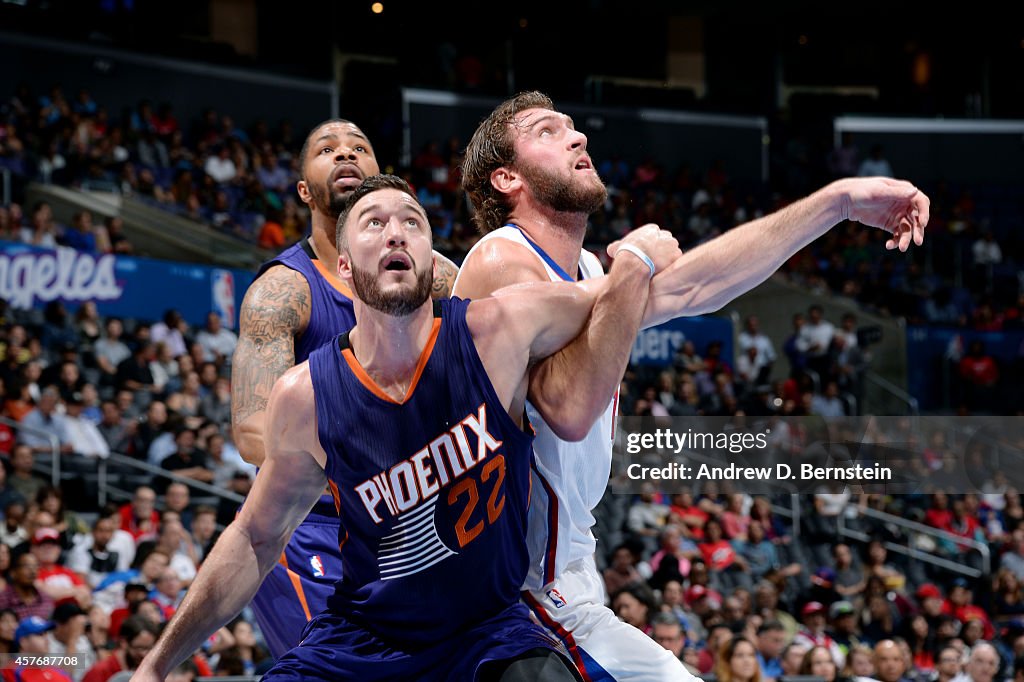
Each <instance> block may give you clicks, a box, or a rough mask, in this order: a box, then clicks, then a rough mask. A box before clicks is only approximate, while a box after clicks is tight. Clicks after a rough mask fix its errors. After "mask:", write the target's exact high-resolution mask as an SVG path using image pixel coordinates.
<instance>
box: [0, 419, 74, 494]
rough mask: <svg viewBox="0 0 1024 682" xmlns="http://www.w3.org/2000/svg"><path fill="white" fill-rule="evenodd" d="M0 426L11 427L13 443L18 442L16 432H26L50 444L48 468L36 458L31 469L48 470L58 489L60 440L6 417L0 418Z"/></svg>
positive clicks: (45, 463) (43, 461)
mask: <svg viewBox="0 0 1024 682" xmlns="http://www.w3.org/2000/svg"><path fill="white" fill-rule="evenodd" d="M0 424H6V425H7V426H9V427H11V429H13V431H14V437H15V442H17V441H18V436H17V434H18V432H19V431H26V432H28V433H31V434H34V435H36V436H40V437H42V438H45V439H46V440H47V441H48V442H49V443H50V461H49V466H47V462H46V461H45V460H41V459H40V458H39V457H38V456H37V457H36V460H35V465H34V466H33V468H34V469H36V470H37V471H46V470H47V469H48V470H49V474H50V482H51V483H52V484H53V487H54V488H56V487H58V486H59V485H60V457H61V452H60V439H59V438H57V436H55V435H53V434H52V433H50V432H49V431H43V430H42V429H33V428H32V427H30V426H23V425H22V424H21V422H18V421H15V420H13V419H8V418H7V417H0ZM70 456H77V455H70Z"/></svg>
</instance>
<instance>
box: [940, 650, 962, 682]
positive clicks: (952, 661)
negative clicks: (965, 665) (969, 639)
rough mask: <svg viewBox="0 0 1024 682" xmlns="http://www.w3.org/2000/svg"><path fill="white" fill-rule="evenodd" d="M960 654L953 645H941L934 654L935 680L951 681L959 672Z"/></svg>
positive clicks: (941, 681)
mask: <svg viewBox="0 0 1024 682" xmlns="http://www.w3.org/2000/svg"><path fill="white" fill-rule="evenodd" d="M961 660H962V656H961V653H960V650H959V649H957V648H956V647H953V646H943V647H940V648H939V650H938V651H937V652H936V654H935V682H952V680H954V679H955V678H956V677H958V676H959V675H960V673H961Z"/></svg>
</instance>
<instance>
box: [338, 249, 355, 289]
mask: <svg viewBox="0 0 1024 682" xmlns="http://www.w3.org/2000/svg"><path fill="white" fill-rule="evenodd" d="M338 277H340V278H341V279H342V280H343V281H345V282H348V281H350V280H351V279H352V260H351V257H350V256H349V254H347V253H345V252H344V251H341V252H339V253H338Z"/></svg>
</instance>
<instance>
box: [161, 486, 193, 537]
mask: <svg viewBox="0 0 1024 682" xmlns="http://www.w3.org/2000/svg"><path fill="white" fill-rule="evenodd" d="M191 503H192V499H191V495H190V494H189V489H188V486H187V485H185V484H184V483H178V482H177V481H175V482H173V483H170V484H169V485H168V486H167V490H166V492H164V511H165V512H167V511H171V512H174V513H176V514H177V515H178V520H179V521H181V524H182V525H183V526H184V527H185V529H186V530H187V529H189V528H191V527H192V510H191V509H190V508H189V506H190V505H191Z"/></svg>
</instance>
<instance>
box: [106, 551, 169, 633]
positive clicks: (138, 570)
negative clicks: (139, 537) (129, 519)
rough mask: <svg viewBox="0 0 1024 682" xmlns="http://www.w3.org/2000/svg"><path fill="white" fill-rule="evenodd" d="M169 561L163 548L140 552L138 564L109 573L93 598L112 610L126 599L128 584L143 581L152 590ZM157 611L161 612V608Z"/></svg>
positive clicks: (136, 560) (137, 556) (136, 562)
mask: <svg viewBox="0 0 1024 682" xmlns="http://www.w3.org/2000/svg"><path fill="white" fill-rule="evenodd" d="M169 563H170V556H169V555H168V554H167V553H165V552H163V551H162V550H159V549H154V550H152V551H150V552H149V554H142V553H141V552H139V553H138V554H136V556H135V564H136V566H135V567H133V568H130V569H128V570H127V571H115V572H114V573H111V574H110V575H108V576H107V577H106V578H105V579H104V580H103V581H101V582H100V584H99V585H97V586H96V589H95V590H94V591H93V598H94V599H95V601H96V603H97V604H99V605H101V606H103V607H104V608H105V609H107V610H108V611H111V612H112V611H113V610H114V609H115V608H116V607H117V606H119V605H120V604H121V602H122V601H123V600H124V599H125V592H126V591H127V587H126V586H127V585H129V584H132V583H141V584H142V585H143V586H144V587H145V589H146V591H147V592H148V591H149V590H152V589H153V586H154V585H155V584H156V580H157V578H159V577H160V574H161V573H163V571H164V569H165V568H167V566H168V564H169ZM157 611H158V612H159V609H157ZM154 622H158V621H156V620H155V621H154ZM111 627H113V624H112V625H111Z"/></svg>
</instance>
